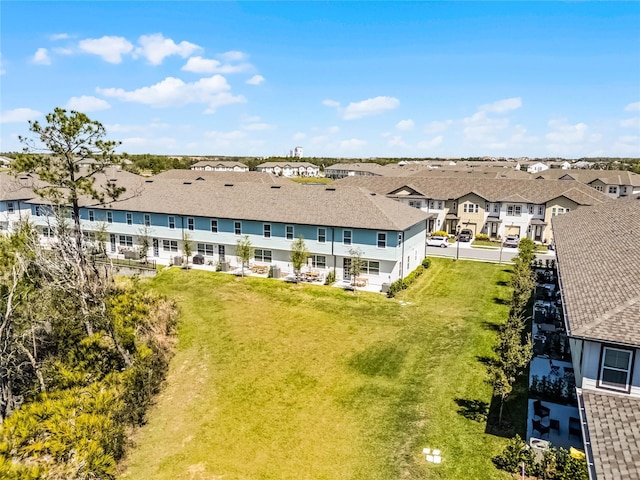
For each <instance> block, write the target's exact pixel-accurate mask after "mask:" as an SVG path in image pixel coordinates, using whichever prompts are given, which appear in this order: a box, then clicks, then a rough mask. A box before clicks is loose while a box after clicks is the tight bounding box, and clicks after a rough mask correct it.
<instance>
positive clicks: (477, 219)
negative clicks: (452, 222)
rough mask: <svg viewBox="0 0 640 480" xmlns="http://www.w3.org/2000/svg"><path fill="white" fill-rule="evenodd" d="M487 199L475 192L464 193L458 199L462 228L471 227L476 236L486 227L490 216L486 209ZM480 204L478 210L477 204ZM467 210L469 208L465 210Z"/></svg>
mask: <svg viewBox="0 0 640 480" xmlns="http://www.w3.org/2000/svg"><path fill="white" fill-rule="evenodd" d="M486 203H487V202H486V200H485V199H484V198H482V197H481V196H479V195H476V194H475V193H470V194H468V195H464V196H462V197H460V198H459V199H458V216H459V217H460V228H461V229H462V228H468V229H470V230H471V231H472V232H473V234H474V236H475V235H476V234H478V233H480V232H481V231H482V229H483V227H484V224H485V220H486V218H487V216H488V213H487V211H486ZM476 205H477V206H478V209H477V210H478V211H477V212H476V209H475V206H476ZM465 210H467V211H466V212H465Z"/></svg>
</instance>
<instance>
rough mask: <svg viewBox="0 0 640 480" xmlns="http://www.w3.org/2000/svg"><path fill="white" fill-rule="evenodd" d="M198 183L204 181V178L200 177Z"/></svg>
mask: <svg viewBox="0 0 640 480" xmlns="http://www.w3.org/2000/svg"><path fill="white" fill-rule="evenodd" d="M196 181H204V178H202V177H198V178H196Z"/></svg>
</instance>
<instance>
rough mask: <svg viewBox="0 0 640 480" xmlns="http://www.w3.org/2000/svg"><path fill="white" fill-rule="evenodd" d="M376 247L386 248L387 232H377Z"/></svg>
mask: <svg viewBox="0 0 640 480" xmlns="http://www.w3.org/2000/svg"><path fill="white" fill-rule="evenodd" d="M378 248H387V234H386V233H383V232H378Z"/></svg>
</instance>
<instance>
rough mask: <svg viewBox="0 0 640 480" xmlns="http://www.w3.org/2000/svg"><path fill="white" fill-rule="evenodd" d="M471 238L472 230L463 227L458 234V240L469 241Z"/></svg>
mask: <svg viewBox="0 0 640 480" xmlns="http://www.w3.org/2000/svg"><path fill="white" fill-rule="evenodd" d="M472 239H473V232H472V231H471V230H470V229H468V228H463V229H462V230H460V233H459V234H458V241H459V242H470V241H471V240H472Z"/></svg>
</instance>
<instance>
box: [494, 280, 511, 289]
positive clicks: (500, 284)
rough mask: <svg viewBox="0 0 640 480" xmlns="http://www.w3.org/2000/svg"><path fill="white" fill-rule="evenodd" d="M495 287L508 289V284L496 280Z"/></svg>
mask: <svg viewBox="0 0 640 480" xmlns="http://www.w3.org/2000/svg"><path fill="white" fill-rule="evenodd" d="M496 285H498V286H499V287H508V286H509V282H505V281H504V280H498V281H497V282H496Z"/></svg>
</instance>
